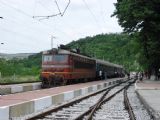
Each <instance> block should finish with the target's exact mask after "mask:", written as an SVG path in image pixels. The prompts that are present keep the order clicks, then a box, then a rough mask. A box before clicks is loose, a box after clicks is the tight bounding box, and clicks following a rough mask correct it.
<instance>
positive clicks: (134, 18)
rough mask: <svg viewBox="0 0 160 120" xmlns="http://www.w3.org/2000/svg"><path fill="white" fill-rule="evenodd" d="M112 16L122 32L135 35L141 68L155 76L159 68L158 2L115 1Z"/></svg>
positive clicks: (159, 8)
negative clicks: (143, 67)
mask: <svg viewBox="0 0 160 120" xmlns="http://www.w3.org/2000/svg"><path fill="white" fill-rule="evenodd" d="M115 7H116V10H115V11H114V13H113V15H112V16H116V17H117V18H118V22H119V24H120V25H121V26H122V27H123V28H124V29H123V30H124V32H126V33H128V34H130V35H131V34H132V35H135V34H136V35H137V38H138V43H139V45H140V49H141V50H140V51H141V55H140V56H141V57H142V56H143V57H144V59H143V60H144V61H142V59H141V63H143V64H142V66H145V67H146V66H147V69H149V70H151V71H153V72H154V73H155V75H157V73H158V70H159V68H160V47H159V46H160V34H159V33H160V1H159V0H149V1H148V0H117V3H115Z"/></svg>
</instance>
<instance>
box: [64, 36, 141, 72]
mask: <svg viewBox="0 0 160 120" xmlns="http://www.w3.org/2000/svg"><path fill="white" fill-rule="evenodd" d="M67 46H68V47H71V48H79V49H80V51H81V52H82V53H85V54H88V55H90V56H92V57H95V58H98V59H104V60H106V61H110V62H113V63H116V64H121V65H123V66H125V67H126V68H127V69H129V70H138V69H139V65H138V63H137V61H136V59H137V55H138V49H136V46H137V45H136V43H135V42H134V41H133V38H131V37H129V36H128V35H126V34H101V35H96V36H93V37H86V38H82V39H79V40H78V41H73V42H71V43H69V44H68V45H67Z"/></svg>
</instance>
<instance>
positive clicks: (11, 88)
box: [0, 82, 41, 95]
mask: <svg viewBox="0 0 160 120" xmlns="http://www.w3.org/2000/svg"><path fill="white" fill-rule="evenodd" d="M40 88H41V82H36V83H23V84H13V85H0V95H6V94H13V93H19V92H26V91H32V90H38V89H40Z"/></svg>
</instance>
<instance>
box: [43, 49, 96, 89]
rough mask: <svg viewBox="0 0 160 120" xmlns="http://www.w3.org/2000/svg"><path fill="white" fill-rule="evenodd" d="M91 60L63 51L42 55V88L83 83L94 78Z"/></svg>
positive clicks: (93, 63)
mask: <svg viewBox="0 0 160 120" xmlns="http://www.w3.org/2000/svg"><path fill="white" fill-rule="evenodd" d="M95 64H96V61H95V60H94V59H93V58H90V57H87V56H84V55H81V54H77V53H76V52H73V51H70V50H65V49H61V48H59V49H52V50H49V51H45V52H43V55H42V72H41V80H42V87H50V86H56V85H65V84H70V83H74V82H85V81H87V80H92V79H94V78H95V77H96V74H95V71H96V66H95Z"/></svg>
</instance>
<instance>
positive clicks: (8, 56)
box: [0, 53, 36, 60]
mask: <svg viewBox="0 0 160 120" xmlns="http://www.w3.org/2000/svg"><path fill="white" fill-rule="evenodd" d="M34 54H36V53H17V54H5V53H0V58H4V59H7V60H11V59H14V58H17V59H24V58H28V56H31V55H34Z"/></svg>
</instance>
